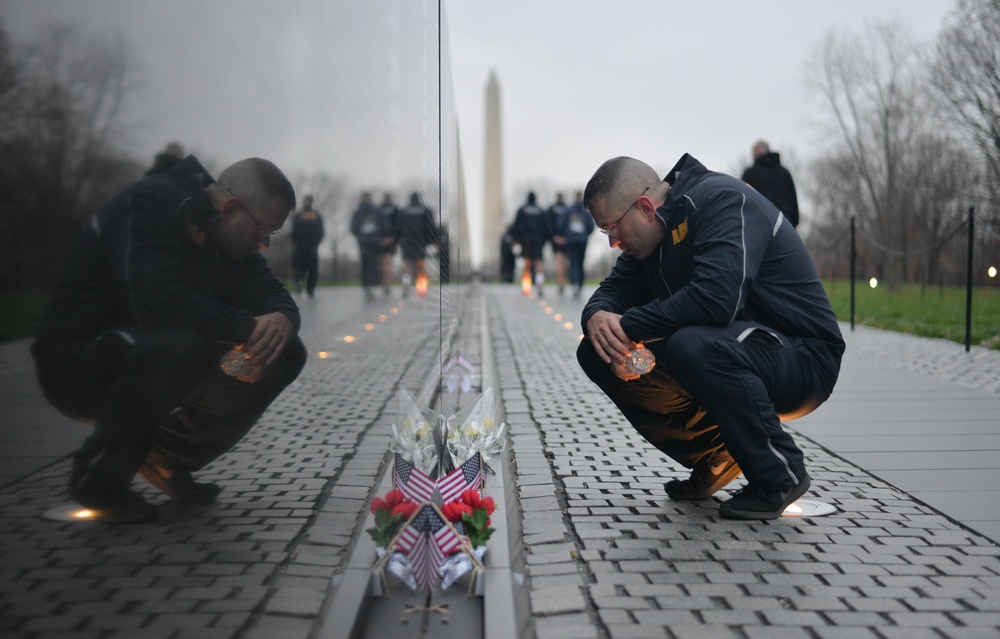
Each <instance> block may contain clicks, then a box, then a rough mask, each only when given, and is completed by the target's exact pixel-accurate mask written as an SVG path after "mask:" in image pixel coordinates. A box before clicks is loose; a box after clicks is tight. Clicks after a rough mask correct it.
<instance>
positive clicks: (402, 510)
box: [392, 501, 419, 521]
mask: <svg viewBox="0 0 1000 639" xmlns="http://www.w3.org/2000/svg"><path fill="white" fill-rule="evenodd" d="M417 508H419V506H418V505H417V504H414V503H413V502H412V501H404V502H402V503H400V504H396V507H395V508H393V509H392V514H393V515H402V516H403V521H406V520H407V519H409V518H410V517H412V516H413V513H415V512H417Z"/></svg>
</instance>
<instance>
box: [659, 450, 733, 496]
mask: <svg viewBox="0 0 1000 639" xmlns="http://www.w3.org/2000/svg"><path fill="white" fill-rule="evenodd" d="M741 473H742V471H741V470H740V467H739V465H738V464H737V463H736V460H734V459H733V458H732V457H728V456H727V457H725V458H724V459H722V460H716V461H714V462H705V463H703V464H696V465H695V467H694V469H693V470H692V471H691V477H689V478H688V479H671V480H670V481H668V482H667V483H666V484H664V485H663V488H664V490H666V491H667V496H668V497H670V498H671V499H676V500H679V501H694V500H697V499H707V498H708V497H711V496H712V495H714V494H715V493H716V492H718V491H719V489H721V488H723V487H724V486H726V485H728V484H729V482H731V481H733V480H734V479H736V478H737V477H739V476H740V474H741Z"/></svg>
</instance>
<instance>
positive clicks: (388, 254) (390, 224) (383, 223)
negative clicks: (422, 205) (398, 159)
mask: <svg viewBox="0 0 1000 639" xmlns="http://www.w3.org/2000/svg"><path fill="white" fill-rule="evenodd" d="M378 214H379V217H380V218H381V220H380V221H379V228H380V229H381V233H382V237H381V238H380V239H379V244H380V245H381V247H382V257H381V258H380V262H381V263H380V264H379V273H380V274H381V276H382V290H383V292H384V293H385V295H386V297H388V296H389V291H390V290H391V289H392V260H393V258H394V257H395V255H396V245H397V243H398V237H399V229H398V226H399V208H397V207H396V205H395V204H394V203H393V201H392V193H386V194H384V195H383V196H382V203H381V204H379V207H378Z"/></svg>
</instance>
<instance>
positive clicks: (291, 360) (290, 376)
mask: <svg viewBox="0 0 1000 639" xmlns="http://www.w3.org/2000/svg"><path fill="white" fill-rule="evenodd" d="M307 359H308V353H307V352H306V346H305V344H303V343H302V340H301V339H299V338H298V337H293V338H291V339H290V340H288V343H287V344H285V350H283V351H282V352H281V356H280V357H279V358H278V361H277V362H275V364H274V367H273V368H274V373H275V374H276V375H277V376H278V377H280V378H281V379H282V380H283V381H284V385H286V386H287V385H288V384H291V383H292V382H293V381H295V378H297V377H298V376H299V373H301V372H302V369H303V368H305V365H306V360H307Z"/></svg>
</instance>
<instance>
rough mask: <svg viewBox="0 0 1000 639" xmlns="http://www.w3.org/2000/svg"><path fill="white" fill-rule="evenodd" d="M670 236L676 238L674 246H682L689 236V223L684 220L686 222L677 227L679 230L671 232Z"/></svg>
mask: <svg viewBox="0 0 1000 639" xmlns="http://www.w3.org/2000/svg"><path fill="white" fill-rule="evenodd" d="M670 234H671V235H672V236H673V237H674V246H677V245H678V244H680V243H681V242H682V241H683V240H684V237H685V236H687V234H688V221H687V218H684V221H683V222H681V223H680V224H678V225H677V228H675V229H674V230H672V231H670Z"/></svg>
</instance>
